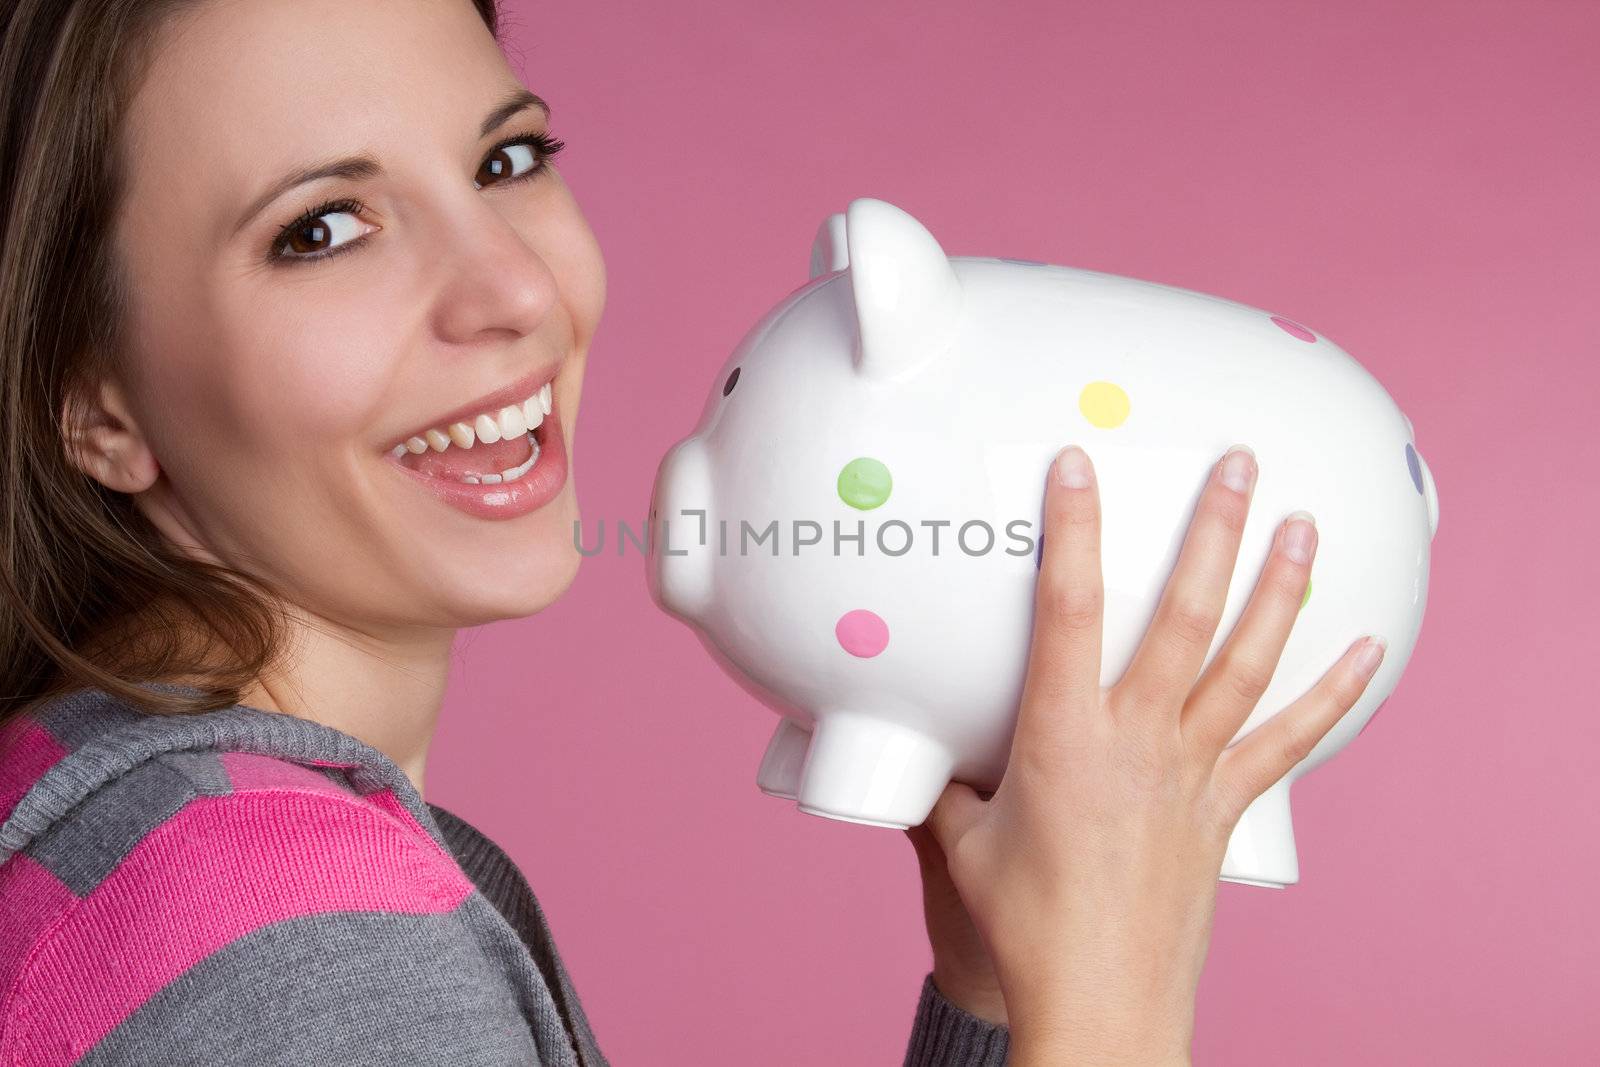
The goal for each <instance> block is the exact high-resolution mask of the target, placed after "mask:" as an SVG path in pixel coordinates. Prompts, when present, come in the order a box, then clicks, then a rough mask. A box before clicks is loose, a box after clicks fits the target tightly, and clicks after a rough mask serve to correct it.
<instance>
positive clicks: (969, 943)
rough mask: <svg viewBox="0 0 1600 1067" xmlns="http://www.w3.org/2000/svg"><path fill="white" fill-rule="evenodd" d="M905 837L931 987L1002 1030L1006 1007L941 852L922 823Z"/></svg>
mask: <svg viewBox="0 0 1600 1067" xmlns="http://www.w3.org/2000/svg"><path fill="white" fill-rule="evenodd" d="M906 836H907V837H909V838H910V839H911V847H912V848H914V849H916V852H917V864H918V866H919V867H921V868H922V912H923V917H924V919H925V920H926V921H927V926H928V941H929V943H930V944H931V945H932V946H933V984H934V985H936V986H938V987H939V992H940V993H941V994H943V995H944V998H945V999H946V1000H948V1001H950V1003H952V1004H954V1005H955V1006H956V1007H958V1008H961V1009H962V1010H963V1011H968V1012H971V1013H972V1014H973V1015H976V1016H978V1018H980V1019H984V1020H986V1021H988V1022H991V1023H999V1024H1001V1025H1005V1024H1006V1023H1007V1021H1008V1020H1007V1017H1006V1001H1005V997H1003V996H1002V995H1001V993H1000V981H999V979H997V978H996V977H995V973H994V964H993V963H992V962H991V961H990V959H989V950H988V949H986V948H985V947H984V945H983V938H981V937H980V936H978V928H977V927H976V926H974V925H973V924H972V917H971V916H970V915H968V914H967V906H966V905H965V904H963V903H962V902H961V894H960V893H958V892H956V887H955V883H954V882H952V881H951V880H950V872H949V871H948V870H947V869H946V868H945V862H944V849H942V848H940V847H939V842H938V841H937V840H936V839H935V838H934V836H933V832H932V831H931V830H929V829H928V827H927V824H926V823H924V824H923V825H921V826H913V827H910V828H909V829H907V830H906Z"/></svg>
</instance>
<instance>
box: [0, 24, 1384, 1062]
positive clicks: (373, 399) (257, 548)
mask: <svg viewBox="0 0 1600 1067" xmlns="http://www.w3.org/2000/svg"><path fill="white" fill-rule="evenodd" d="M312 27H314V28H315V29H314V32H313V31H312V30H311V28H312ZM0 31H3V39H0V87H3V89H4V91H3V92H0V374H3V375H4V380H3V393H0V404H3V405H4V419H3V423H0V434H3V435H4V441H5V447H6V455H5V461H4V463H3V464H0V479H3V483H4V491H3V493H0V507H3V508H4V523H3V525H0V530H3V542H0V544H3V551H4V553H5V559H4V573H3V590H0V591H3V593H4V596H3V603H0V653H3V654H0V679H3V681H0V819H3V820H4V821H3V824H0V1065H11V1064H28V1065H30V1067H31V1065H39V1064H55V1063H70V1062H79V1061H81V1062H89V1063H100V1064H110V1063H152V1062H160V1063H207V1064H215V1063H249V1064H266V1063H317V1064H336V1063H357V1062H359V1063H369V1062H371V1063H376V1062H383V1063H397V1062H402V1063H440V1064H468V1063H474V1064H512V1063H547V1064H580V1063H581V1064H602V1063H604V1062H605V1060H604V1058H603V1056H602V1055H601V1053H600V1051H599V1048H598V1045H597V1043H596V1041H595V1038H594V1035H593V1033H592V1031H591V1029H590V1027H589V1025H588V1022H587V1020H586V1019H585V1017H584V1014H583V1011H582V1008H581V1005H580V1004H579V1001H578V998H577V994H576V992H575V990H574V989H573V988H572V984H571V982H570V980H569V979H568V977H567V974H566V972H565V970H564V968H563V967H562V964H561V960H560V957H559V955H558V954H557V953H556V951H555V946H554V943H553V941H552V940H551V938H550V931H549V927H548V925H547V924H546V923H545V921H544V917H543V915H542V913H541V912H540V910H539V907H538V903H537V901H536V899H535V898H534V897H533V894H532V893H531V891H530V890H529V888H528V886H527V883H526V882H525V881H524V880H523V879H522V877H521V875H520V874H519V873H518V872H517V870H516V867H515V866H514V865H513V864H512V863H511V861H510V860H509V859H508V858H507V857H506V856H505V854H504V853H503V852H502V851H500V850H499V849H498V848H496V847H495V846H494V845H493V843H492V842H489V841H488V840H487V839H486V838H484V837H483V836H482V835H481V834H479V833H477V831H475V830H474V829H473V828H472V827H470V826H469V825H467V824H466V823H465V822H463V821H462V820H460V819H458V818H456V817H455V816H453V815H451V814H450V813H448V812H446V811H444V810H443V809H441V808H438V807H437V806H435V805H430V804H428V803H426V802H425V801H424V800H423V799H422V794H423V780H424V768H425V765H426V759H427V754H428V746H429V739H430V737H431V734H432V731H433V727H434V723H435V720H436V717H437V715H438V711H439V707H440V704H441V701H442V698H443V694H444V690H445V685H446V679H447V669H448V665H449V662H450V650H451V644H452V639H453V637H454V635H455V632H456V631H457V630H458V629H459V628H461V627H464V626H478V625H482V624H484V623H487V622H491V621H494V620H497V619H509V618H517V617H521V616H525V615H529V614H532V613H534V612H537V611H539V610H541V609H542V608H544V607H545V606H547V605H548V604H550V603H551V602H552V601H554V600H555V599H556V598H557V597H559V596H560V595H561V594H562V592H563V591H564V590H565V589H566V588H567V586H568V584H569V583H570V582H571V580H572V578H573V576H574V572H575V570H576V568H577V565H578V562H579V558H580V557H579V555H578V554H577V552H576V550H575V549H574V547H573V545H572V541H571V537H570V531H571V529H572V523H573V521H574V519H575V518H576V517H577V508H576V504H575V498H574V495H573V488H572V477H571V457H572V455H573V437H572V433H573V427H574V424H575V419H576V416H577V411H578V403H579V396H580V393H581V390H582V385H583V372H584V364H585V360H586V358H587V353H588V348H589V343H590V339H591V338H592V337H593V335H594V331H595V327H596V324H597V322H598V320H599V318H600V315H601V309H602V306H603V304H604V300H605V273H604V267H603V264H602V261H601V256H600V251H599V249H598V248H597V247H596V244H595V240H594V237H593V235H592V233H591V232H590V230H589V228H588V226H587V224H586V223H585V221H584V217H583V215H582V213H581V212H580V211H579V209H578V206H577V203H576V202H575V200H574V199H573V196H572V193H571V192H570V191H569V189H568V188H567V186H566V184H565V183H564V182H563V180H562V177H561V175H560V173H559V171H557V170H556V169H555V167H554V166H553V165H552V160H553V158H554V157H555V156H556V154H557V153H558V152H559V151H560V149H561V143H560V142H559V141H558V140H556V139H555V138H554V136H553V134H552V133H551V127H550V113H549V108H548V106H547V105H546V104H545V103H544V102H543V101H542V100H540V98H539V97H537V96H535V95H533V94H532V93H530V92H529V91H528V90H527V89H526V88H525V87H524V86H522V85H521V84H520V83H519V82H518V80H517V78H516V77H515V76H514V74H513V72H512V70H511V69H510V67H509V65H508V64H507V62H506V60H505V58H504V56H503V55H502V53H501V51H500V48H499V46H498V40H497V36H496V34H497V28H496V13H495V10H494V7H493V0H345V2H343V3H339V4H325V3H314V2H312V0H251V2H249V3H238V2H234V3H224V2H220V0H13V2H12V3H10V4H8V5H6V8H5V10H4V12H3V13H0ZM1254 477H1255V466H1254V459H1253V456H1252V455H1251V453H1250V452H1249V450H1248V449H1246V448H1236V449H1233V450H1230V452H1229V453H1228V454H1227V456H1225V457H1223V458H1221V459H1219V461H1218V463H1217V466H1216V469H1215V470H1214V472H1213V474H1212V477H1211V480H1210V483H1209V484H1208V486H1207V488H1206V490H1205V493H1204V496H1203V498H1202V500H1201V502H1200V504H1199V507H1198V509H1197V513H1196V516H1195V519H1194V521H1193V524H1192V526H1191V528H1190V530H1189V532H1188V535H1187V539H1186V541H1185V544H1184V548H1183V551H1182V555H1181V557H1180V560H1179V563H1178V565H1177V567H1176V570H1175V572H1174V574H1173V576H1172V578H1171V580H1170V582H1169V584H1168V586H1167V589H1166V592H1165V595H1164V598H1163V600H1162V602H1161V606H1160V609H1159V610H1158V612H1157V616H1156V618H1155V620H1154V622H1153V624H1152V626H1151V628H1150V630H1149V632H1148V634H1147V635H1146V637H1145V639H1144V643H1143V645H1142V646H1141V648H1140V650H1139V653H1138V655H1137V657H1136V659H1135V661H1134V662H1133V664H1132V665H1131V666H1130V668H1129V669H1128V671H1127V672H1126V674H1125V675H1124V676H1123V677H1122V679H1121V680H1120V681H1119V682H1118V683H1117V684H1116V685H1115V686H1114V687H1111V688H1109V689H1106V688H1102V687H1101V686H1100V685H1099V683H1098V678H1099V673H1100V635H1101V603H1102V590H1101V582H1100V568H1099V556H1098V551H1099V511H1098V496H1097V490H1096V487H1095V482H1094V478H1093V471H1092V466H1091V464H1090V462H1089V460H1088V457H1087V456H1086V455H1085V454H1084V452H1083V451H1082V450H1081V449H1078V448H1073V447H1069V448H1066V449H1064V450H1063V451H1062V452H1061V454H1060V457H1059V458H1058V460H1057V462H1056V464H1055V465H1054V466H1053V467H1052V470H1051V473H1050V474H1049V475H1048V479H1047V480H1048V485H1047V488H1046V497H1045V500H1046V507H1045V510H1046V532H1047V537H1046V548H1045V550H1044V559H1043V564H1042V568H1041V572H1040V579H1039V585H1038V596H1037V600H1036V617H1035V636H1034V646H1033V649H1032V654H1031V659H1030V663H1029V674H1028V681H1027V686H1026V690H1025V695H1024V698H1023V702H1022V706H1021V709H1020V718H1019V722H1018V728H1017V735H1016V741H1015V744H1014V746H1013V755H1012V763H1011V765H1010V767H1009V768H1008V770H1007V773H1006V776H1005V780H1004V782H1003V784H1002V785H1001V786H1000V788H999V790H998V792H996V793H995V794H994V795H993V796H992V797H981V796H979V795H978V794H976V793H975V792H974V791H973V790H972V789H970V788H969V787H967V786H965V785H962V784H959V783H957V784H952V785H951V786H950V788H949V789H948V790H947V791H946V793H945V795H944V796H943V797H942V798H941V800H940V803H939V805H938V807H936V808H935V810H934V812H933V815H932V816H931V817H930V819H929V820H928V822H927V823H926V824H925V825H924V826H922V827H918V828H916V829H914V830H912V831H910V836H911V839H912V841H913V843H914V845H915V846H916V849H917V854H918V857H919V860H920V861H921V867H922V873H923V878H924V888H925V893H924V907H925V915H926V918H927V925H928V931H929V936H930V939H931V941H932V944H933V950H934V967H933V970H932V972H931V974H930V975H929V976H928V978H927V980H926V981H925V982H924V985H923V990H922V999H921V1001H920V1003H919V1006H918V1011H917V1015H916V1017H915V1019H914V1021H913V1032H912V1035H911V1039H910V1042H909V1045H908V1051H907V1061H908V1062H911V1063H919V1064H935V1063H948V1064H998V1063H1001V1062H1011V1063H1016V1064H1045V1063H1050V1064H1063V1063H1079V1062H1084V1063H1087V1062H1094V1063H1112V1062H1118V1063H1122V1062H1126V1063H1140V1064H1154V1063H1163V1064H1164V1063H1183V1062H1186V1060H1187V1049H1188V1044H1189V1041H1190V1035H1191V1031H1192V1024H1193V1012H1194V994H1195V988H1196V985H1197V983H1198V980H1199V975H1200V971H1201V967H1202V963H1203V961H1204V958H1205V953H1206V946H1207V943H1208V941H1209V934H1210V924H1211V916H1212V910H1213V905H1214V901H1215V893H1216V879H1217V875H1218V873H1219V870H1220V867H1221V862H1222V856H1223V852H1224V848H1225V845H1226V842H1227V839H1228V836H1229V833H1230V830H1231V828H1232V826H1233V824H1234V821H1235V820H1236V819H1237V818H1238V816H1239V814H1240V813H1241V812H1242V811H1243V810H1244V808H1245V807H1246V806H1247V805H1248V804H1249V803H1250V801H1251V800H1253V799H1254V798H1255V797H1256V796H1257V795H1259V794H1260V793H1261V792H1262V791H1263V790H1265V789H1266V788H1267V787H1268V786H1269V785H1270V784H1272V783H1273V782H1275V781H1276V780H1277V779H1278V778H1280V777H1281V776H1282V775H1283V774H1284V773H1285V772H1286V771H1287V770H1288V769H1289V767H1291V766H1292V765H1293V764H1294V763H1295V762H1297V761H1298V760H1299V759H1300V758H1301V757H1302V756H1303V755H1304V754H1305V753H1306V752H1307V751H1308V750H1309V749H1310V747H1311V746H1312V745H1314V744H1315V743H1316V741H1317V740H1318V739H1319V738H1321V737H1322V736H1323V734H1325V733H1326V732H1327V731H1328V730H1329V729H1330V728H1331V727H1332V725H1333V724H1334V723H1335V722H1336V721H1337V720H1338V718H1339V717H1340V716H1341V715H1342V714H1343V713H1344V712H1345V711H1346V710H1348V709H1349V707H1350V706H1351V705H1352V704H1353V703H1354V702H1355V700H1356V699H1357V698H1358V696H1359V695H1360V692H1361V690H1362V689H1363V687H1364V685H1365V681H1366V678H1367V677H1370V674H1371V672H1372V670H1373V668H1374V667H1375V666H1376V664H1377V661H1378V659H1379V658H1381V655H1382V642H1381V641H1370V640H1368V641H1361V642H1357V644H1356V645H1353V646H1352V647H1351V649H1350V650H1349V652H1347V654H1346V655H1345V656H1344V658H1342V659H1341V660H1340V661H1339V662H1338V663H1337V664H1335V665H1333V666H1332V667H1331V669H1330V670H1329V672H1328V674H1327V675H1326V676H1325V678H1324V679H1323V680H1322V681H1321V682H1320V683H1319V684H1318V685H1317V686H1316V687H1314V688H1313V689H1312V690H1311V691H1309V692H1308V693H1307V694H1306V695H1305V696H1304V697H1303V698H1301V699H1300V700H1299V701H1297V702H1296V703H1295V704H1293V705H1291V706H1290V707H1289V708H1287V709H1285V710H1284V711H1282V712H1281V713H1280V714H1279V715H1278V716H1277V717H1276V718H1274V719H1272V720H1270V721H1269V722H1268V723H1267V724H1265V725H1263V726H1261V727H1260V728H1259V729H1257V730H1255V731H1253V732H1252V733H1251V734H1250V735H1249V736H1248V737H1247V738H1246V739H1244V740H1243V741H1241V742H1240V743H1239V744H1237V745H1234V746H1232V747H1231V748H1225V746H1226V745H1227V744H1228V742H1229V741H1230V740H1231V739H1232V736H1233V734H1234V733H1235V732H1236V731H1237V730H1238V728H1239V726H1240V725H1241V724H1242V723H1243V722H1244V720H1245V719H1246V717H1247V716H1248V715H1249V713H1250V711H1251V709H1252V707H1253V706H1254V704H1255V702H1256V701H1257V699H1258V698H1259V697H1260V695H1261V693H1262V692H1263V691H1264V688H1265V685H1266V683H1267V680H1268V679H1269V678H1270V676H1271V674H1272V671H1273V669H1274V667H1275V665H1276V663H1277V661H1278V657H1279V655H1280V653H1281V650H1282V648H1283V645H1284V643H1285V640H1286V638H1287V636H1288V633H1289V630H1290V626H1291V624H1292V623H1293V621H1294V618H1295V614H1296V611H1297V609H1298V606H1299V603H1300V600H1301V597H1302V594H1303V592H1304V590H1305V587H1306V580H1307V575H1308V572H1309V568H1310V563H1311V556H1312V552H1313V550H1314V547H1315V531H1314V529H1313V528H1312V526H1311V524H1310V523H1309V522H1307V521H1305V520H1304V519H1293V518H1291V521H1286V522H1285V523H1284V525H1283V527H1282V529H1281V530H1280V532H1279V536H1278V540H1277V543H1276V545H1275V548H1274V551H1273V554H1272V556H1271V559H1270V561H1269V563H1268V564H1267V567H1266V569H1265V572H1264V574H1263V575H1262V577H1261V580H1260V581H1259V583H1258V584H1257V586H1256V588H1255V591H1254V595H1253V597H1252V600H1251V602H1250V605H1249V607H1248V609H1247V611H1246V613H1245V615H1244V617H1243V618H1242V619H1241V621H1240V622H1239V624H1238V625H1237V627H1236V628H1235V630H1234V631H1233V633H1232V634H1231V635H1230V638H1229V640H1228V642H1227V643H1226V645H1225V646H1224V648H1223V650H1222V652H1221V654H1220V655H1218V656H1217V657H1216V659H1215V661H1214V662H1213V663H1212V664H1210V665H1209V666H1208V667H1207V669H1206V670H1205V671H1204V672H1201V670H1200V666H1201V663H1202V661H1203V660H1204V657H1205V654H1206V651H1207V649H1208V647H1209V645H1210V642H1211V640H1212V637H1213V635H1214V634H1215V631H1216V627H1217V625H1218V623H1219V620H1220V616H1221V613H1222V609H1223V603H1224V599H1225V594H1226V590H1227V587H1228V583H1229V581H1230V578H1231V574H1232V570H1233V566H1234V561H1235V558H1236V555H1237V551H1238V546H1239V537H1240V531H1241V527H1242V525H1243V522H1244V518H1245V515H1246V511H1247V509H1248V506H1249V495H1250V490H1251V486H1252V485H1253V483H1254ZM708 1024H709V1020H708ZM1008 1056H1009V1060H1007V1057H1008ZM703 1060H704V1062H708V1063H721V1062H726V1061H725V1060H724V1059H723V1058H721V1057H719V1056H718V1055H717V1052H716V1037H715V1034H714V1031H712V1030H710V1029H709V1027H708V1036H707V1047H706V1051H705V1053H704V1056H703Z"/></svg>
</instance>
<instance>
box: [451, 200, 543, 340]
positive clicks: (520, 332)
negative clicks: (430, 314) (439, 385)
mask: <svg viewBox="0 0 1600 1067" xmlns="http://www.w3.org/2000/svg"><path fill="white" fill-rule="evenodd" d="M474 196H476V194H474ZM452 225H453V226H454V227H456V230H455V231H454V232H452V233H449V234H440V235H438V237H437V240H436V241H435V242H434V245H433V247H434V248H435V249H436V250H437V251H438V253H439V254H438V256H437V257H436V258H435V260H434V267H435V269H436V270H437V271H438V272H439V278H440V284H439V289H438V295H437V298H436V301H435V305H434V330H435V332H436V333H437V334H438V335H439V336H440V337H442V338H444V339H445V340H448V341H452V342H455V343H462V344H464V343H470V342H473V341H478V340H482V339H483V338H484V337H485V336H487V335H492V334H496V333H499V334H502V335H510V336H513V337H522V336H525V335H527V334H530V333H533V332H534V331H535V330H537V329H538V328H539V325H540V323H542V322H543V321H544V320H545V317H546V316H548V315H549V314H550V311H551V309H552V308H554V307H555V305H556V301H557V299H558V298H559V285H558V283H557V279H556V276H555V274H554V273H552V271H551V270H550V266H549V264H547V263H546V262H545V261H544V258H543V257H541V256H540V255H539V253H538V252H537V250H536V249H535V248H534V246H533V245H532V244H531V243H530V242H529V241H528V239H527V238H526V237H525V236H524V234H523V233H522V232H521V231H520V230H519V229H518V228H517V227H516V226H514V225H513V224H512V222H511V220H509V219H507V218H506V217H505V216H504V215H502V214H501V213H500V211H499V210H498V209H497V208H496V207H495V206H494V205H493V204H492V203H490V202H489V201H487V200H484V199H482V198H481V197H477V198H476V203H475V204H474V205H473V206H472V208H471V209H470V210H468V211H467V212H466V213H465V214H464V215H463V216H462V217H461V218H459V219H453V220H452Z"/></svg>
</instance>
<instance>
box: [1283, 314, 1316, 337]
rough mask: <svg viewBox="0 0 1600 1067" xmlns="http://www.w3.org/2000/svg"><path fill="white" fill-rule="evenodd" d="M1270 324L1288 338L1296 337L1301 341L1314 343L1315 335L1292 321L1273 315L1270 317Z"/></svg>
mask: <svg viewBox="0 0 1600 1067" xmlns="http://www.w3.org/2000/svg"><path fill="white" fill-rule="evenodd" d="M1272 323H1273V325H1274V326H1276V327H1278V329H1280V330H1282V331H1283V332H1284V333H1286V334H1288V335H1289V336H1290V337H1298V338H1300V340H1302V341H1310V342H1311V343H1313V344H1315V343H1316V340H1317V335H1316V334H1314V333H1312V332H1311V331H1310V330H1308V329H1306V328H1305V327H1304V326H1302V325H1300V324H1299V323H1298V322H1295V321H1293V320H1292V319H1286V318H1283V317H1281V316H1279V315H1274V316H1272Z"/></svg>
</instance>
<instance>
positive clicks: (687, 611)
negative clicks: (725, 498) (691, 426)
mask: <svg viewBox="0 0 1600 1067" xmlns="http://www.w3.org/2000/svg"><path fill="white" fill-rule="evenodd" d="M701 512H703V513H704V514H703V515H702V514H701ZM712 514H713V503H712V499H711V475H710V464H709V462H708V461H707V458H706V450H705V447H704V446H703V445H702V444H701V443H700V441H699V440H698V439H696V438H693V437H691V438H689V439H688V440H685V441H680V442H678V443H677V444H676V445H674V446H673V447H672V448H671V449H669V450H668V452H667V454H666V456H665V457H664V458H663V459H662V460H661V466H660V468H659V469H658V470H657V471H656V481H655V486H654V488H653V490H652V492H651V494H650V518H649V522H650V556H649V558H648V559H647V560H646V561H645V580H646V582H647V584H648V585H649V588H650V595H651V598H652V599H654V600H655V602H656V603H657V604H658V605H659V606H660V607H661V609H662V610H664V611H666V612H667V613H668V614H671V615H676V616H677V617H679V618H680V619H684V620H687V621H693V620H695V619H698V618H700V617H701V616H702V614H703V613H704V612H705V610H706V608H707V607H708V606H709V605H710V603H711V588H712V586H711V583H712V569H713V568H712V558H711V552H712V547H711V546H712V544H713V540H712V538H711V537H709V536H703V535H704V534H705V533H706V532H707V531H709V530H710V529H711V528H712V526H713V525H714V520H713V519H712V517H711V516H712Z"/></svg>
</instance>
